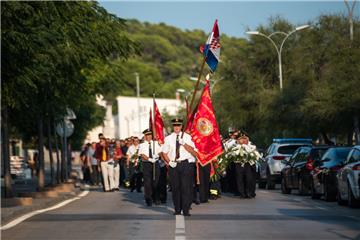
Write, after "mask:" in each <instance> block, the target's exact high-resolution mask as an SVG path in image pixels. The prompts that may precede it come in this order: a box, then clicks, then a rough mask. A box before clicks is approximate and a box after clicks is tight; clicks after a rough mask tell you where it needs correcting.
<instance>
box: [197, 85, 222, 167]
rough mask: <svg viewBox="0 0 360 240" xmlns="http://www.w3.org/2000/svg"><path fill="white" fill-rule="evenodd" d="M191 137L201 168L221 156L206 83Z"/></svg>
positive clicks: (208, 86) (208, 88) (219, 141)
mask: <svg viewBox="0 0 360 240" xmlns="http://www.w3.org/2000/svg"><path fill="white" fill-rule="evenodd" d="M191 137H192V139H193V141H194V143H195V147H196V148H197V150H198V159H199V162H200V164H201V165H202V166H205V165H207V164H208V163H209V162H211V161H212V160H213V159H214V158H216V157H217V156H219V155H220V154H222V152H223V149H222V145H221V139H220V133H219V128H218V125H217V123H216V118H215V113H214V108H213V106H212V103H211V98H210V84H209V81H206V85H205V87H204V90H203V93H202V95H201V99H200V102H199V105H198V110H197V113H196V115H195V117H194V121H193V124H192V128H191Z"/></svg>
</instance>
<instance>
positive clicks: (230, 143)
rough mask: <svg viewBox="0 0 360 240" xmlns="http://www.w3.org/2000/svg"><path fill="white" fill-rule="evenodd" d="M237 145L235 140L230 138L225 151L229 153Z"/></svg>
mask: <svg viewBox="0 0 360 240" xmlns="http://www.w3.org/2000/svg"><path fill="white" fill-rule="evenodd" d="M236 145H237V142H236V140H235V139H232V138H230V139H229V140H227V141H226V142H225V144H224V147H225V150H226V151H228V150H230V149H231V148H233V147H235V146H236Z"/></svg>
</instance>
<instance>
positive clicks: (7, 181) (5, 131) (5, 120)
mask: <svg viewBox="0 0 360 240" xmlns="http://www.w3.org/2000/svg"><path fill="white" fill-rule="evenodd" d="M1 113H2V120H1V148H2V159H3V161H4V165H3V166H4V187H5V192H4V196H5V197H7V198H10V197H13V191H12V185H11V173H10V155H9V125H8V124H9V116H8V109H7V107H6V106H5V105H4V106H3V109H2V111H1Z"/></svg>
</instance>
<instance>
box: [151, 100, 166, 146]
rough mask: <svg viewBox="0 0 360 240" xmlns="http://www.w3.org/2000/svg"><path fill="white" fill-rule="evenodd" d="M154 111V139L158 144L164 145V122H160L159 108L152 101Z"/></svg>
mask: <svg viewBox="0 0 360 240" xmlns="http://www.w3.org/2000/svg"><path fill="white" fill-rule="evenodd" d="M154 109H155V116H154V120H155V125H154V126H155V139H157V140H158V142H159V143H160V144H163V143H164V139H165V137H164V122H163V120H162V117H161V114H160V111H159V108H158V107H157V105H156V102H155V100H154Z"/></svg>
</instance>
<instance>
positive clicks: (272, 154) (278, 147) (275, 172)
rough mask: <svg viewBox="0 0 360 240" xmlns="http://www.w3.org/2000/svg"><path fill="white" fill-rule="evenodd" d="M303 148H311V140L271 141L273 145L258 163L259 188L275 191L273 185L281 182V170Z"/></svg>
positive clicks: (285, 139) (286, 139) (287, 139)
mask: <svg viewBox="0 0 360 240" xmlns="http://www.w3.org/2000/svg"><path fill="white" fill-rule="evenodd" d="M303 146H312V140H311V139H304V138H282V139H273V143H272V144H271V145H270V146H269V147H268V148H267V150H266V152H265V160H264V161H260V162H259V167H260V169H259V172H260V179H259V188H265V187H266V188H267V189H275V184H276V183H280V182H281V170H282V169H283V168H284V167H285V163H286V161H288V160H289V158H290V157H291V155H293V153H294V152H295V151H296V150H297V149H298V148H299V147H303Z"/></svg>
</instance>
